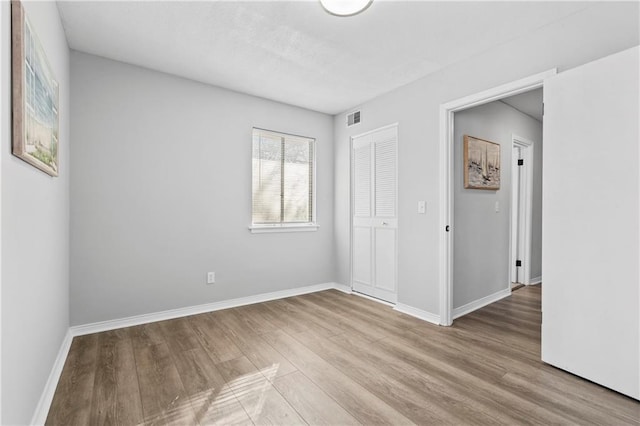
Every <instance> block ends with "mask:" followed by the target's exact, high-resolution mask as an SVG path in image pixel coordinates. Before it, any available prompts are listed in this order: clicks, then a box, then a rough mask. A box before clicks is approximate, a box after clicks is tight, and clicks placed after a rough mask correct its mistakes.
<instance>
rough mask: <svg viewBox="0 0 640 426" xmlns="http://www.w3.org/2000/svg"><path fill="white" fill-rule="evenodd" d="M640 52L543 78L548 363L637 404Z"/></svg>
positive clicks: (639, 373)
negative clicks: (639, 64)
mask: <svg viewBox="0 0 640 426" xmlns="http://www.w3.org/2000/svg"><path fill="white" fill-rule="evenodd" d="M639 52H640V48H638V47H635V48H632V49H629V50H626V51H623V52H621V53H618V54H615V55H612V56H609V57H606V58H603V59H600V60H597V61H595V62H591V63H589V64H586V65H583V66H580V67H578V68H574V69H572V70H569V71H566V72H563V73H561V74H558V75H557V76H555V77H551V78H549V79H547V80H545V83H544V106H545V116H544V144H545V145H544V152H543V164H544V173H543V187H544V192H543V209H542V223H543V227H542V229H543V230H542V268H543V269H542V270H543V271H544V278H545V279H544V284H543V288H542V360H543V361H545V362H547V363H549V364H552V365H554V366H556V367H559V368H562V369H564V370H567V371H570V372H572V373H574V374H577V375H579V376H582V377H585V378H587V379H589V380H591V381H594V382H596V383H599V384H601V385H604V386H607V387H609V388H611V389H614V390H616V391H618V392H621V393H623V394H625V395H628V396H631V397H633V398H636V399H638V398H640V371H639V366H640V317H639V311H640V306H639V305H640V303H639V296H640V295H639V287H640V286H639V285H638V283H639V280H640V273H639V272H640V271H639V261H638V260H639V256H640V249H639V232H640V223H639V222H640V211H639V210H640V209H639V198H640V183H639V174H638V162H639V161H638V160H639V159H638V156H639V147H638V145H639V144H638V138H639V136H640V135H639V130H638V116H639V113H640V111H639V105H638V104H639V101H640V99H639V95H638V92H639V87H638V72H639V69H638V68H639V67H638V62H639V59H640V58H639Z"/></svg>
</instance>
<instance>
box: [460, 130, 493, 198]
mask: <svg viewBox="0 0 640 426" xmlns="http://www.w3.org/2000/svg"><path fill="white" fill-rule="evenodd" d="M463 150H464V166H463V167H464V187H465V188H466V189H486V190H493V191H497V190H498V189H500V169H501V166H500V144H497V143H495V142H491V141H488V140H484V139H480V138H477V137H474V136H469V135H464V148H463Z"/></svg>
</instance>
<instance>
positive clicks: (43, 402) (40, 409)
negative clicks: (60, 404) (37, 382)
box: [31, 330, 73, 425]
mask: <svg viewBox="0 0 640 426" xmlns="http://www.w3.org/2000/svg"><path fill="white" fill-rule="evenodd" d="M72 340H73V335H72V334H71V330H67V334H66V335H65V336H64V340H63V341H62V344H61V345H60V350H59V351H58V356H57V357H56V360H55V361H54V363H53V368H51V373H49V378H48V379H47V383H45V385H44V390H43V391H42V395H41V396H40V401H38V405H37V406H36V411H35V412H34V413H33V417H32V418H31V424H32V425H43V424H44V422H45V421H46V420H47V415H48V414H49V408H50V407H51V402H52V401H53V395H54V394H55V392H56V387H57V386H58V381H59V380H60V376H61V375H62V368H63V367H64V363H65V361H66V360H67V355H68V354H69V349H70V348H71V341H72Z"/></svg>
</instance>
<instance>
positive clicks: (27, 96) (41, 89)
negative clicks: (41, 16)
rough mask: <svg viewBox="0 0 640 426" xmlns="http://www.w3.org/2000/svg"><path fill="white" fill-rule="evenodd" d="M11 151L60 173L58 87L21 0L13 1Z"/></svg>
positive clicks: (47, 169)
mask: <svg viewBox="0 0 640 426" xmlns="http://www.w3.org/2000/svg"><path fill="white" fill-rule="evenodd" d="M11 71H12V74H11V85H12V102H13V117H12V119H13V139H12V153H13V155H15V156H16V157H18V158H20V159H21V160H23V161H25V162H27V163H29V164H31V165H32V166H34V167H36V168H37V169H39V170H41V171H43V172H45V173H46V174H48V175H50V176H54V177H55V176H58V151H59V143H58V141H59V123H60V120H59V115H58V111H59V109H58V106H59V87H58V81H57V80H56V78H55V76H54V73H53V71H52V69H51V67H50V65H49V61H48V59H47V55H46V54H45V51H44V49H43V47H42V45H41V44H40V40H39V39H38V36H37V34H36V32H35V29H34V27H33V25H32V24H31V22H30V21H29V19H28V17H27V15H26V13H25V10H24V7H23V6H22V3H21V2H20V1H18V0H12V2H11Z"/></svg>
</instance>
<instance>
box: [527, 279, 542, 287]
mask: <svg viewBox="0 0 640 426" xmlns="http://www.w3.org/2000/svg"><path fill="white" fill-rule="evenodd" d="M541 282H542V277H535V278H531V279H530V280H529V285H536V284H540V283H541Z"/></svg>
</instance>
